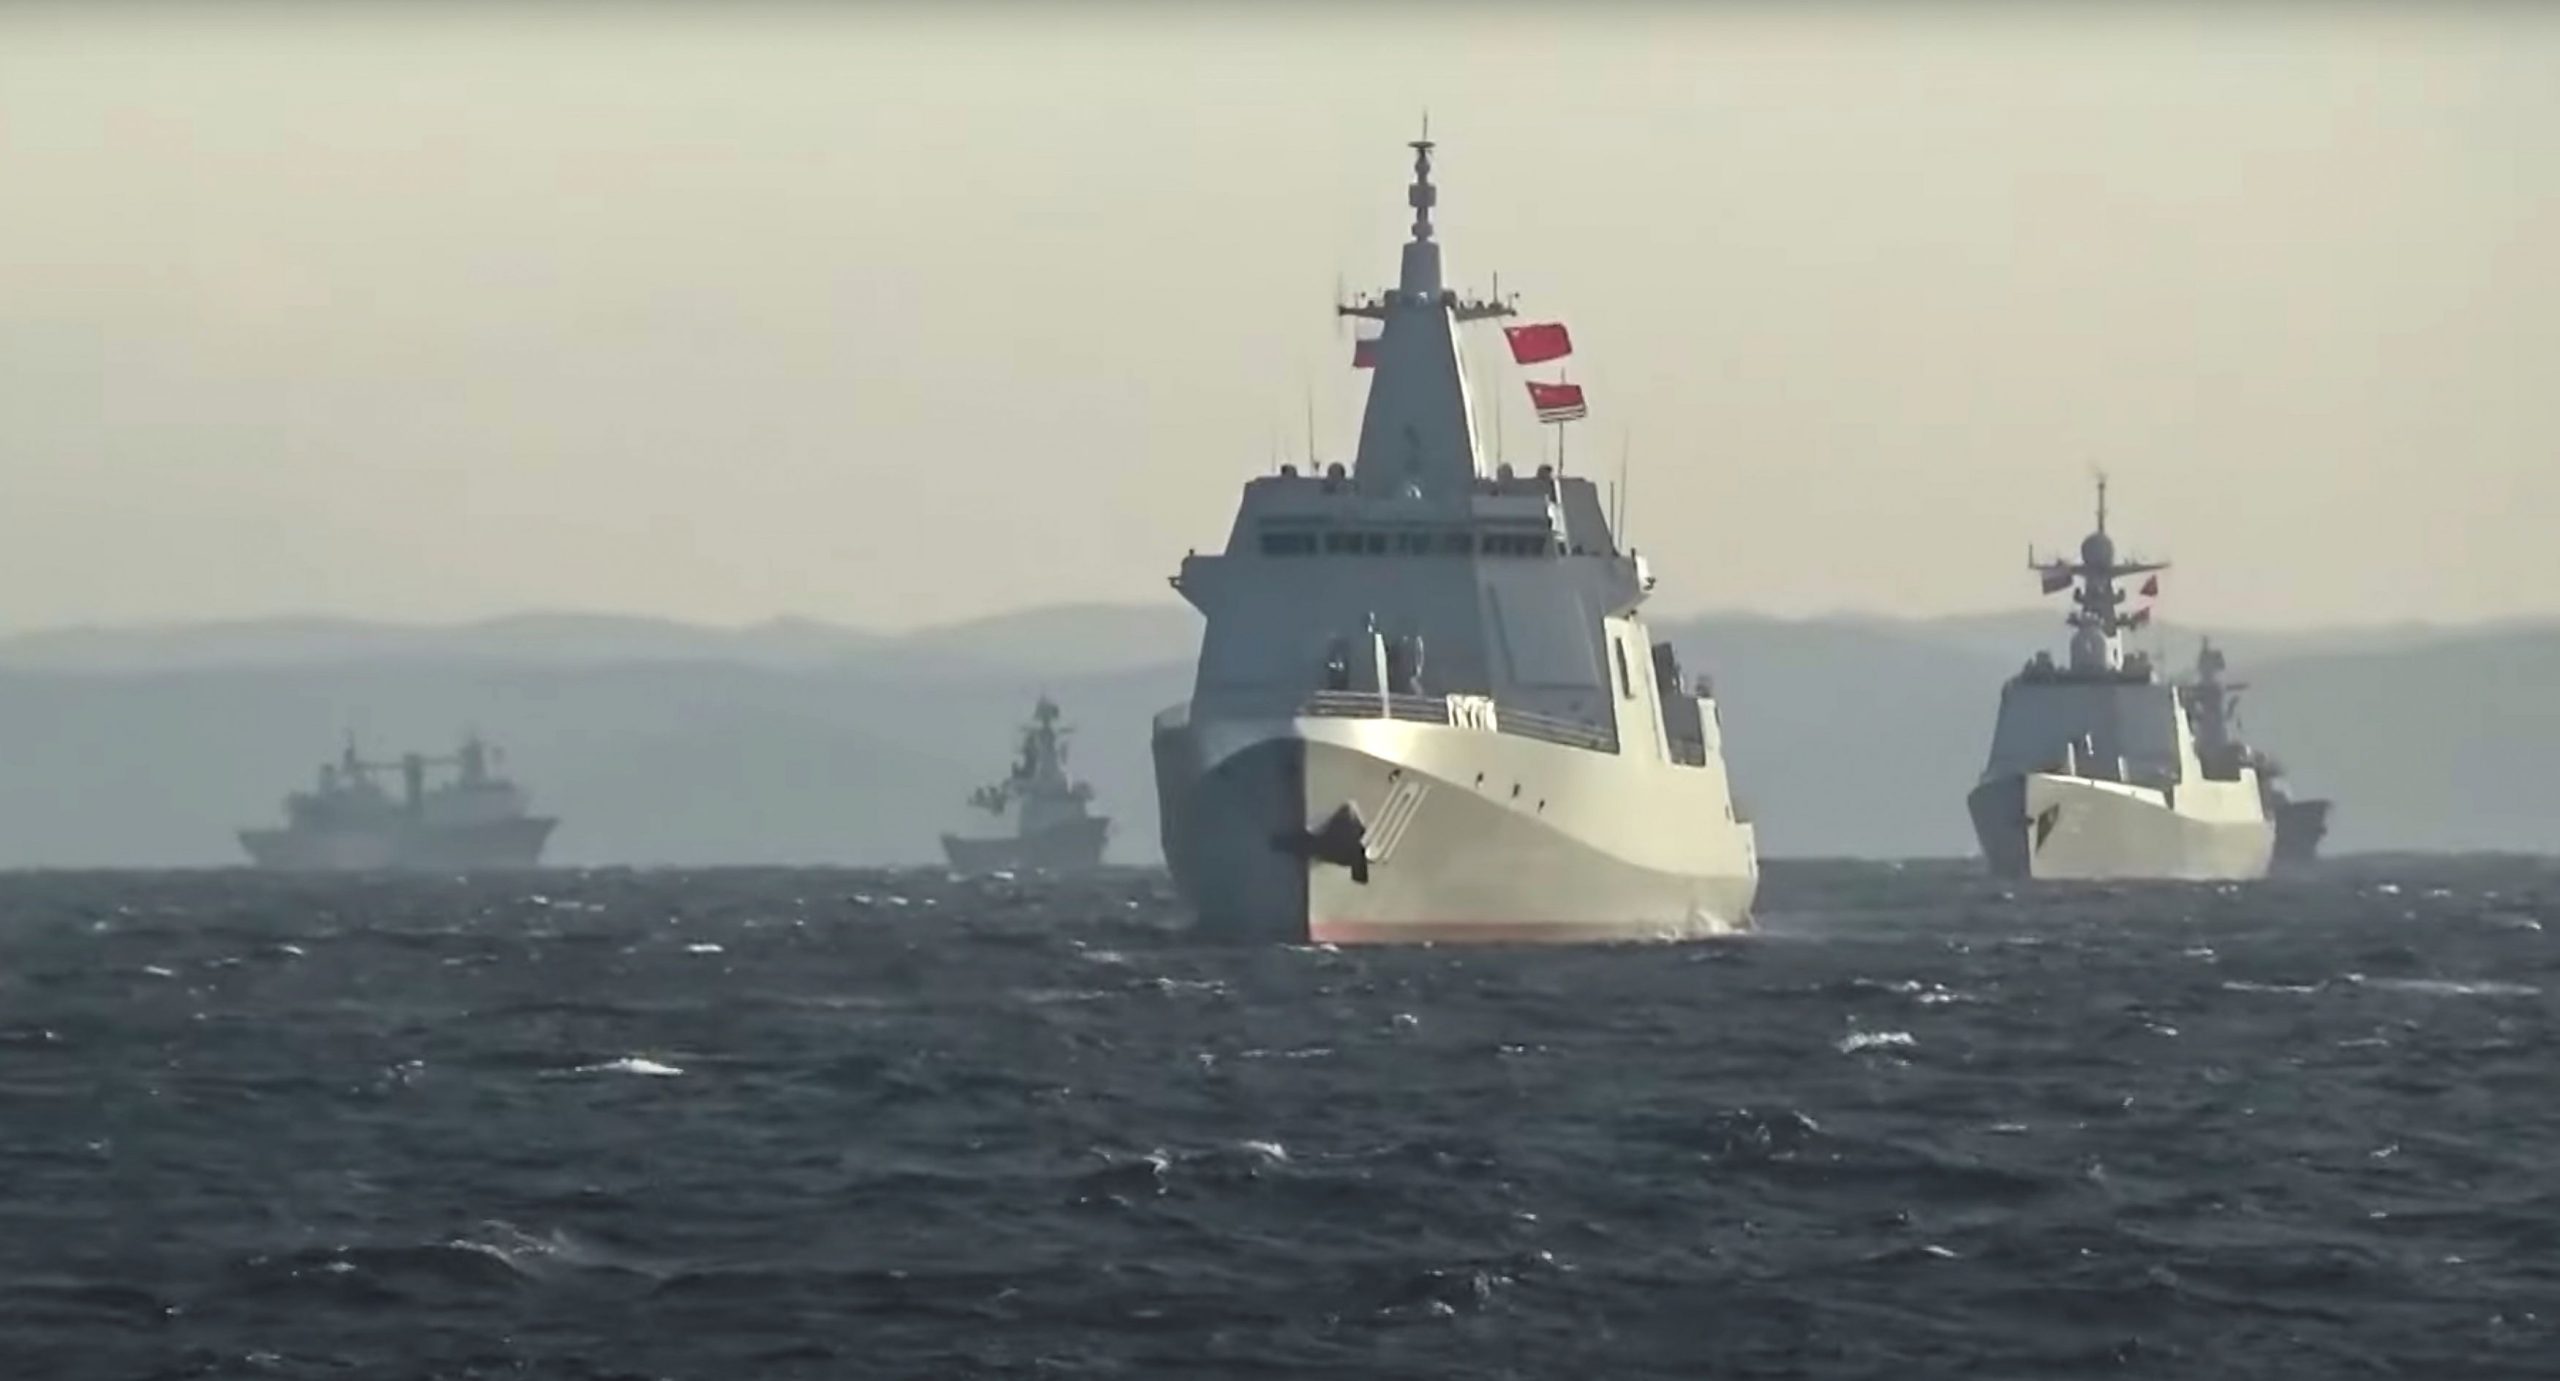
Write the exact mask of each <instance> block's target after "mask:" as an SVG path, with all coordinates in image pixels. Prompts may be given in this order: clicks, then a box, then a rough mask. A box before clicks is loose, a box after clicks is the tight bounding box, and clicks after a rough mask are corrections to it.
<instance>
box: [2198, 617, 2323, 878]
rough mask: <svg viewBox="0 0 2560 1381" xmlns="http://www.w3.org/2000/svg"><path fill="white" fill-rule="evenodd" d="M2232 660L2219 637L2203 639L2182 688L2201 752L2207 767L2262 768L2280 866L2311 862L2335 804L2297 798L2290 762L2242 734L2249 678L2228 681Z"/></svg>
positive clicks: (2259, 771)
mask: <svg viewBox="0 0 2560 1381" xmlns="http://www.w3.org/2000/svg"><path fill="white" fill-rule="evenodd" d="M2228 665H2229V663H2228V662H2227V661H2226V660H2225V659H2224V657H2223V655H2222V649H2221V648H2218V647H2215V646H2214V645H2213V640H2212V639H2211V638H2207V639H2204V640H2203V645H2202V646H2200V647H2199V648H2197V650H2196V670H2195V677H2194V679H2193V680H2191V681H2189V682H2188V683H2187V684H2186V685H2185V686H2183V687H2181V688H2180V693H2181V694H2182V695H2184V696H2185V697H2186V701H2187V712H2188V714H2189V715H2190V716H2191V717H2192V718H2193V719H2194V720H2195V726H2196V752H2197V754H2198V756H2200V757H2202V758H2203V759H2204V760H2205V762H2206V764H2207V766H2208V767H2211V766H2214V765H2216V764H2234V765H2238V764H2245V765H2247V766H2249V767H2251V768H2254V769H2256V771H2257V774H2258V796H2259V799H2260V800H2262V801H2264V802H2265V803H2266V808H2267V814H2269V815H2270V816H2272V817H2274V819H2275V822H2276V856H2275V861H2276V862H2277V863H2279V864H2288V863H2291V864H2299V863H2308V862H2310V861H2311V860H2312V858H2313V857H2314V856H2315V855H2317V854H2318V853H2319V851H2320V841H2321V839H2322V838H2324V837H2326V836H2327V834H2328V833H2329V803H2328V802H2327V801H2326V800H2296V799H2295V798H2294V795H2293V793H2292V792H2291V791H2289V790H2287V789H2286V788H2285V785H2284V765H2283V764H2282V763H2279V762H2277V761H2276V760H2275V759H2274V758H2273V757H2271V756H2269V755H2268V754H2266V753H2264V752H2262V751H2260V750H2258V749H2256V748H2253V747H2250V746H2249V745H2248V744H2247V743H2246V742H2244V741H2242V739H2241V737H2240V692H2241V691H2243V690H2246V689H2248V683H2247V682H2245V681H2226V680H2224V679H2222V672H2223V669H2224V668H2225V667H2226V666H2228Z"/></svg>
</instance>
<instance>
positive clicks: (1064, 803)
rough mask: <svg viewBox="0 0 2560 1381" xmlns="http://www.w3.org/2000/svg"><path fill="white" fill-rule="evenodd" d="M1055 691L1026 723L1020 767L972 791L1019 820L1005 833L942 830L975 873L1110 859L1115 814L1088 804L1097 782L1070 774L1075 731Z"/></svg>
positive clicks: (995, 812)
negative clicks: (1064, 719) (1062, 716)
mask: <svg viewBox="0 0 2560 1381" xmlns="http://www.w3.org/2000/svg"><path fill="white" fill-rule="evenodd" d="M1068 732H1069V731H1068V730H1067V728H1066V727H1065V726H1063V725H1061V724H1059V723H1058V707H1057V705H1055V704H1054V703H1052V702H1051V701H1050V699H1049V697H1047V696H1045V695H1044V696H1042V697H1040V703H1039V705H1038V706H1037V707H1035V708H1034V709H1033V710H1032V718H1031V723H1030V724H1028V725H1026V726H1024V728H1023V731H1022V744H1021V748H1020V750H1019V752H1018V755H1017V756H1016V757H1015V758H1014V763H1013V773H1012V775H1010V776H1008V777H1006V778H1005V779H1004V780H1003V781H1001V782H998V783H996V784H995V785H993V786H982V787H980V788H978V789H977V790H976V791H975V792H972V793H970V796H969V804H970V805H972V806H975V807H977V808H978V809H979V810H983V811H985V812H986V813H988V814H989V815H992V816H995V817H996V818H997V819H998V820H1000V821H1003V822H1004V823H1005V824H1006V825H1008V826H1010V827H1011V832H1010V833H1006V834H1000V835H989V836H980V837H977V838H970V837H966V836H962V835H955V834H946V835H944V836H942V852H943V853H944V855H945V856H947V857H948V858H949V859H950V860H951V866H952V867H954V868H957V869H959V870H961V871H962V872H969V873H989V872H1000V871H1003V872H1050V873H1065V872H1076V871H1080V870H1083V869H1087V868H1092V867H1095V866H1096V865H1098V864H1100V863H1101V862H1102V848H1103V845H1104V844H1105V843H1106V842H1108V841H1109V839H1110V837H1111V821H1110V819H1109V818H1107V817H1105V816H1100V815H1095V814H1093V813H1092V812H1091V811H1090V810H1088V809H1087V808H1086V807H1087V805H1088V804H1089V803H1090V802H1091V801H1092V800H1093V788H1092V787H1091V786H1089V785H1087V784H1085V783H1083V782H1079V781H1075V780H1072V779H1070V778H1069V777H1068V776H1067V734H1068Z"/></svg>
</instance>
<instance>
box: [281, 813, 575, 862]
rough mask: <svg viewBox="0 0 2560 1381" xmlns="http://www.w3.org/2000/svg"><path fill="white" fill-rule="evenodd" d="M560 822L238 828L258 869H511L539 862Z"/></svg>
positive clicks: (532, 819)
mask: <svg viewBox="0 0 2560 1381" xmlns="http://www.w3.org/2000/svg"><path fill="white" fill-rule="evenodd" d="M558 823H559V821H557V820H555V819H552V818H550V817H547V816H523V817H519V818H516V819H511V820H496V821H490V822H488V823H486V824H477V825H462V826H450V827H439V828H435V829H403V830H242V831H241V832H240V846H241V847H242V848H243V849H245V850H247V851H248V854H249V858H250V861H251V862H252V863H254V864H256V865H257V866H258V867H260V868H269V869H275V870H278V871H284V872H336V873H356V872H407V871H429V872H510V871H518V870H522V869H528V868H535V867H539V866H541V862H542V850H543V846H544V845H545V844H547V843H548V842H549V841H550V838H551V831H552V829H553V827H554V826H556V825H557V824H558Z"/></svg>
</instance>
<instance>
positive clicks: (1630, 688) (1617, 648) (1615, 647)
mask: <svg viewBox="0 0 2560 1381" xmlns="http://www.w3.org/2000/svg"><path fill="white" fill-rule="evenodd" d="M1609 650H1610V651H1612V652H1615V653H1617V654H1618V698H1619V699H1621V700H1633V699H1635V696H1636V685H1635V682H1634V680H1633V679H1631V678H1630V677H1629V676H1628V675H1627V640H1626V639H1624V638H1611V639H1610V640H1609Z"/></svg>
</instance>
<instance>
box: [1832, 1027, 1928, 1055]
mask: <svg viewBox="0 0 2560 1381" xmlns="http://www.w3.org/2000/svg"><path fill="white" fill-rule="evenodd" d="M1917 1044H1919V1042H1917V1041H1915V1040H1913V1039H1911V1033H1910V1032H1908V1031H1852V1032H1850V1033H1849V1034H1847V1035H1845V1036H1842V1037H1841V1038H1840V1046H1839V1049H1840V1053H1841V1054H1843V1055H1855V1054H1857V1053H1858V1052H1859V1051H1861V1050H1908V1049H1910V1048H1911V1047H1913V1046H1915V1045H1917Z"/></svg>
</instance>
